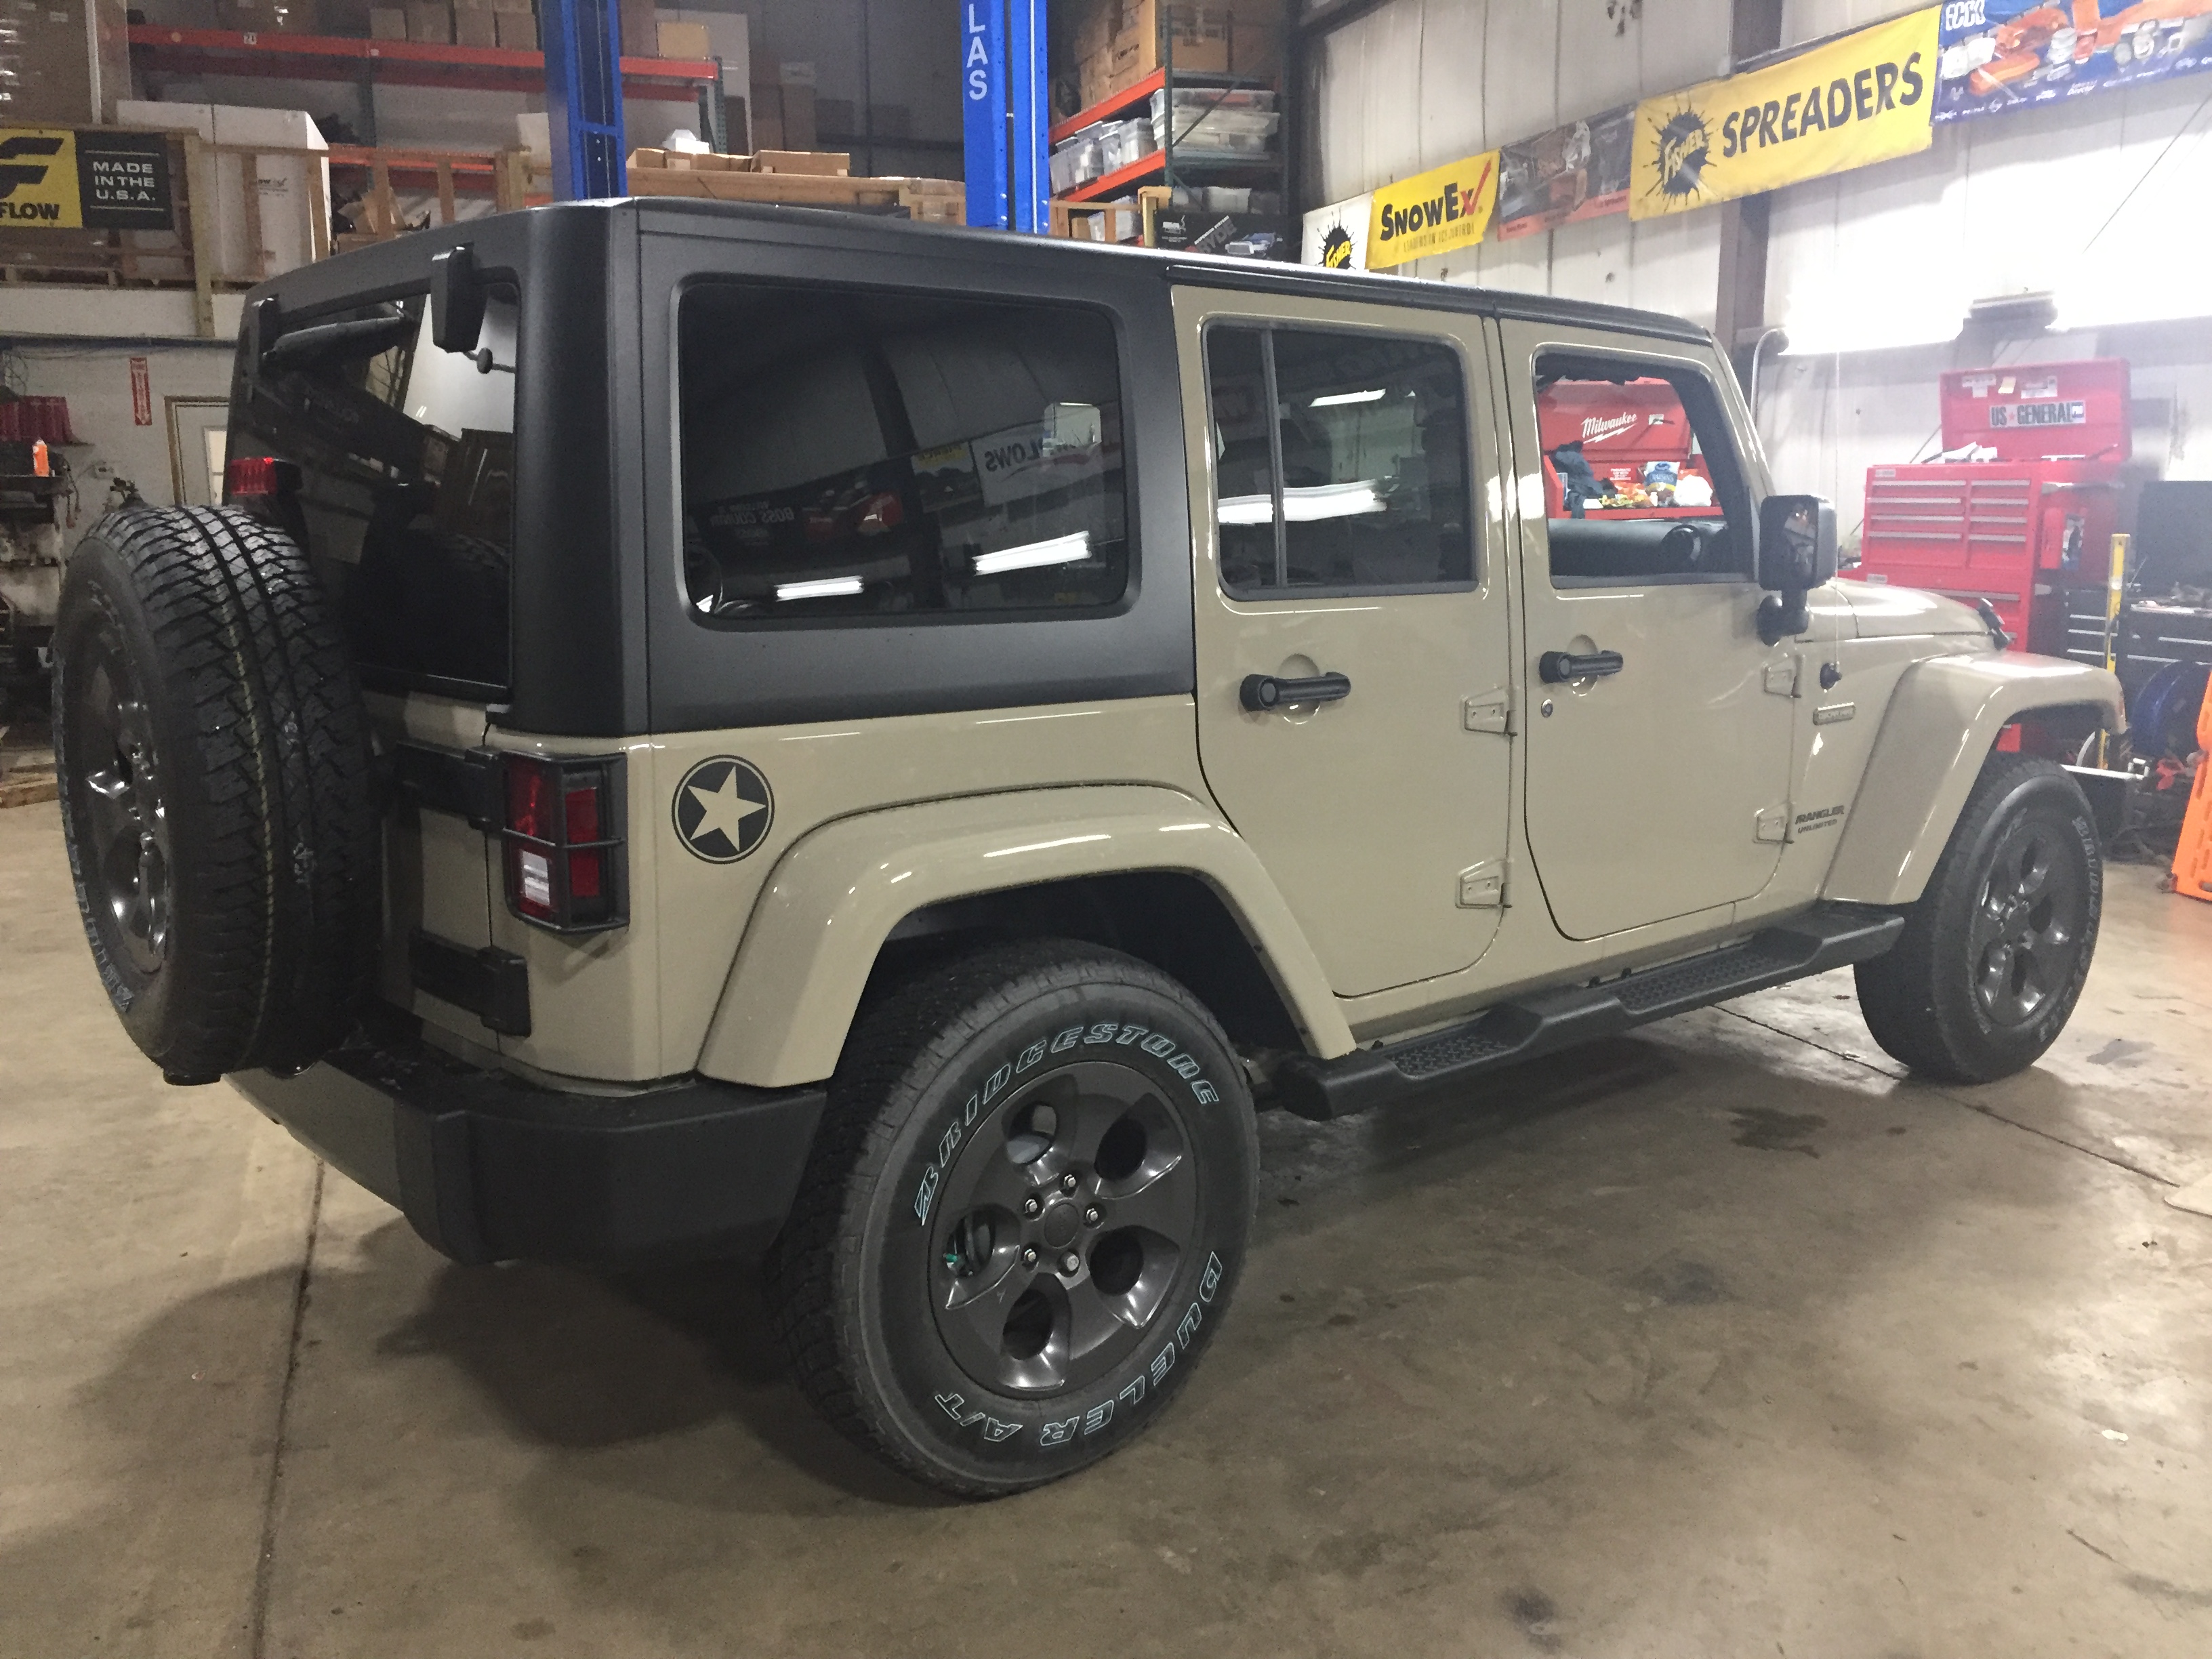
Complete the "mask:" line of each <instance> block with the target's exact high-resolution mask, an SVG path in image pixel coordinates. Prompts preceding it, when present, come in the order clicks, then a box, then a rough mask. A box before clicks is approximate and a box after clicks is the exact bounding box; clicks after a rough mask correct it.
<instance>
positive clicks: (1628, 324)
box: [591, 196, 1712, 345]
mask: <svg viewBox="0 0 2212 1659" xmlns="http://www.w3.org/2000/svg"><path fill="white" fill-rule="evenodd" d="M591 205H592V206H594V207H597V206H599V205H601V204H596V203H595V204H591ZM605 205H607V206H609V207H611V208H617V209H619V208H623V207H628V208H631V209H635V210H637V211H638V212H639V213H640V215H641V217H642V220H643V222H644V225H645V227H646V228H648V229H656V230H657V229H674V228H678V227H680V228H681V231H682V232H683V233H685V234H694V235H711V234H714V230H713V228H712V227H715V226H720V225H727V226H728V227H730V234H733V235H743V234H745V230H744V228H750V227H765V226H775V227H776V228H778V229H779V231H780V232H781V233H782V234H780V235H779V236H778V237H777V239H776V240H780V241H782V240H800V239H804V238H806V237H808V236H809V235H810V234H811V235H818V236H820V237H821V238H822V240H823V241H824V242H825V243H826V242H829V241H833V240H834V241H835V242H836V243H837V244H838V245H839V246H851V243H850V240H849V238H848V234H846V233H848V231H849V229H850V228H852V227H854V226H855V225H858V226H861V227H865V228H866V231H867V232H868V233H869V234H871V235H872V236H880V237H882V238H884V246H885V247H886V249H888V248H890V247H896V246H903V247H905V248H907V249H909V250H919V249H921V248H925V247H931V248H934V247H943V248H945V251H947V252H951V251H952V249H953V248H954V247H956V246H957V247H958V248H959V249H961V250H963V251H964V252H967V253H968V254H969V256H970V257H973V254H974V252H975V245H976V242H977V240H978V239H979V238H980V239H988V240H989V242H990V244H991V246H992V247H993V249H994V257H997V256H998V255H999V254H1000V252H1001V251H1002V253H1003V257H1004V258H1006V259H1008V260H1010V261H1013V260H1024V259H1035V260H1046V259H1077V260H1141V261H1146V262H1148V263H1150V264H1152V265H1154V266H1156V267H1157V268H1158V270H1159V272H1160V275H1161V276H1162V278H1163V279H1164V280H1165V281H1167V282H1170V283H1178V284H1182V285H1184V286H1188V287H1192V288H1219V289H1241V290H1243V291H1246V292H1249V293H1259V294H1282V295H1302V296H1306V297H1310V298H1315V299H1328V300H1343V301H1356V302H1358V303H1359V304H1361V305H1386V306H1403V307H1407V309H1410V310H1417V311H1454V312H1465V313H1472V314H1474V315H1477V316H1484V317H1511V318H1516V319H1522V320H1525V321H1528V322H1538V323H1554V324H1559V325H1563V326H1569V327H1575V328H1594V329H1612V330H1616V331H1620V332H1623V333H1630V334H1642V335H1647V336H1652V337H1657V338H1661V339H1668V340H1685V341H1689V342H1692V343H1696V344H1699V345H1704V344H1708V343H1711V340H1712V334H1711V331H1709V330H1707V329H1704V328H1701V327H1699V325H1697V324H1695V323H1692V322H1687V321H1685V320H1684V319H1681V318H1680V317H1673V316H1668V314H1667V313H1664V312H1656V311H1637V310H1633V309H1632V308H1630V307H1626V306H1608V305H1600V304H1597V303H1596V302H1595V301H1586V300H1556V299H1553V298H1552V297H1551V296H1549V295H1542V294H1516V293H1513V292H1510V290H1506V289H1488V288H1476V287H1474V286H1472V285H1470V284H1468V283H1439V282H1432V281H1430V280H1429V279H1427V278H1425V277H1416V276H1387V275H1383V274H1382V273H1379V272H1375V271H1365V270H1326V269H1324V268H1322V267H1321V266H1319V265H1295V264H1283V263H1281V262H1279V261H1277V260H1272V259H1240V258H1228V257H1226V256H1225V255H1220V254H1208V253H1191V252H1180V251H1176V250H1173V249H1161V248H1140V247H1125V246H1117V245H1114V244H1109V243H1103V242H1085V241H1076V240H1068V239H1066V238H1064V237H1050V236H1034V235H1024V234H1016V233H1013V232H1011V231H999V230H970V229H965V228H959V227H955V226H947V225H930V224H916V223H913V222H908V221H906V220H902V219H896V218H892V217H890V216H879V215H855V214H852V213H848V212H842V211H839V210H835V209H827V208H814V207H786V206H781V205H778V204H771V203H756V202H712V201H706V200H702V199H699V198H696V197H669V196H656V197H633V198H631V199H629V201H628V202H626V203H612V204H605ZM1063 269H1064V268H1063Z"/></svg>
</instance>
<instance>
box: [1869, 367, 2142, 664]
mask: <svg viewBox="0 0 2212 1659" xmlns="http://www.w3.org/2000/svg"><path fill="white" fill-rule="evenodd" d="M1942 411H1943V450H1944V453H1946V454H1952V453H1959V452H1960V451H1963V450H1966V448H1967V447H1968V446H1970V445H1971V446H1974V447H1975V453H1980V454H1983V455H1984V457H1985V459H1979V460H1955V461H1931V462H1926V463H1923V464H1920V465H1911V466H1876V467H1869V469H1868V470H1867V483H1866V520H1865V525H1864V528H1863V531H1862V532H1861V535H1860V539H1859V546H1860V562H1859V564H1858V566H1857V568H1856V569H1854V570H1852V571H1850V572H1849V573H1848V574H1850V575H1852V576H1855V577H1857V579H1858V580H1861V581H1869V582H1895V583H1896V584H1897V585H1898V586H1901V587H1925V588H1932V589H1934V590H1935V591H1936V592H1939V593H1947V594H1948V595H1950V596H1951V597H1952V598H1953V599H1964V600H1965V601H1966V603H1968V604H1969V605H1972V604H1973V603H1975V602H1976V601H1978V600H1981V599H1987V600H1988V601H1989V602H1990V605H1992V606H1994V607H1995V608H1996V613H1997V617H1998V618H1999V620H2000V621H2002V623H2003V624H2004V627H2005V630H2006V632H2008V633H2009V634H2010V635H2012V637H2013V645H2014V647H2015V649H2017V650H2021V651H2038V652H2043V653H2047V654H2050V655H2053V656H2057V655H2063V653H2064V652H2065V649H2066V644H2067V640H2066V629H2067V620H2066V616H2067V591H2068V590H2069V588H2075V587H2087V586H2097V587H2101V586H2103V582H2104V574H2105V564H2106V549H2107V548H2108V547H2109V546H2111V544H2112V532H2113V531H2114V530H2116V529H2118V527H2119V526H2118V522H2117V520H2118V508H2119V497H2120V469H2121V468H2122V467H2123V466H2124V465H2126V463H2127V459H2128V453H2129V420H2128V365H2127V362H2126V361H2125V360H2124V358H2118V357H2098V358H2092V359H2089V360H2087V361H2086V362H2072V363H2037V364H2033V365H2031V366H2030V367H2027V368H1969V369H1954V370H1953V371H1952V372H1951V373H1949V374H1946V375H1944V376H1943V380H1942Z"/></svg>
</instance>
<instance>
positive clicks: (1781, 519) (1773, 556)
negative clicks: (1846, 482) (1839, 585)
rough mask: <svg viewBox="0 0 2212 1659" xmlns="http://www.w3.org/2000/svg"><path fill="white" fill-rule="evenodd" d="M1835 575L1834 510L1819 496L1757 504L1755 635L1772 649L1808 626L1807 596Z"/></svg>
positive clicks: (1771, 498)
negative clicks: (1762, 592) (1763, 593)
mask: <svg viewBox="0 0 2212 1659" xmlns="http://www.w3.org/2000/svg"><path fill="white" fill-rule="evenodd" d="M1835 574H1836V509H1835V508H1834V507H1832V506H1831V505H1830V504H1829V503H1828V502H1826V501H1823V500H1822V499H1821V498H1820V496H1818V495H1769V496H1768V497H1767V498H1766V499H1765V501H1761V502H1760V503H1759V586H1761V587H1763V588H1765V589H1766V590H1767V597H1766V598H1765V599H1764V600H1762V601H1761V602H1760V604H1759V638H1760V639H1762V640H1764V641H1766V643H1767V644H1769V645H1772V644H1774V643H1775V642H1776V641H1778V640H1784V639H1789V638H1790V637H1792V636H1793V635H1798V634H1802V633H1803V632H1804V631H1805V630H1806V629H1808V628H1810V627H1811V626H1812V625H1813V623H1812V618H1811V617H1808V616H1807V615H1806V612H1805V595H1806V593H1807V592H1808V590H1810V589H1812V588H1815V587H1818V586H1820V584H1821V583H1823V582H1826V581H1830V580H1833V579H1834V577H1835Z"/></svg>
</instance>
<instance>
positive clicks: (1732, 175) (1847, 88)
mask: <svg viewBox="0 0 2212 1659" xmlns="http://www.w3.org/2000/svg"><path fill="white" fill-rule="evenodd" d="M1941 11H1942V8H1941V7H1940V6H1930V7H1929V8H1928V9H1926V10H1925V11H1917V12H1914V13H1912V14H1911V15H1909V16H1905V17H1899V18H1894V19H1893V20H1892V21H1889V22H1887V23H1876V24H1875V25H1874V26H1873V27H1869V28H1863V29H1859V30H1857V31H1855V32H1853V33H1850V34H1847V35H1845V36H1844V37H1843V38H1842V39H1841V40H1832V41H1830V42H1829V43H1828V44H1827V45H1826V46H1816V47H1814V49H1813V50H1812V51H1810V52H1800V53H1798V54H1797V55H1796V57H1794V58H1788V59H1786V60H1784V62H1782V63H1779V64H1771V65H1770V66H1768V67H1767V68H1765V69H1760V70H1752V71H1751V72H1750V73H1748V74H1746V75H1732V76H1729V78H1728V79H1727V80H1725V81H1708V82H1705V84H1704V85H1702V86H1695V87H1688V88H1684V89H1683V90H1682V91H1680V92H1670V93H1668V94H1665V95H1664V96H1662V97H1658V98H1646V99H1645V100H1644V101H1643V102H1642V103H1640V104H1638V106H1636V143H1635V153H1634V156H1633V159H1632V161H1631V163H1630V172H1629V183H1628V212H1629V216H1630V217H1631V218H1635V219H1656V218H1659V217H1661V216H1662V215H1665V214H1669V213H1686V212H1687V211H1689V210H1691V209H1692V208H1700V207H1706V206H1710V205H1711V204H1713V203H1715V202H1725V201H1728V200H1729V199H1730V198H1732V197H1738V196H1756V195H1758V194H1759V192H1760V191H1769V190H1775V189H1778V188H1780V187H1781V186H1782V185H1794V184H1796V183H1798V182H1799V181H1800V180H1802V179H1817V178H1819V177H1820V175H1821V174H1823V173H1842V172H1844V171H1845V170H1847V169H1849V168H1851V167H1865V166H1866V165H1867V164H1868V163H1869V162H1872V161H1888V160H1890V159H1891V158H1892V157H1893V156H1898V155H1911V154H1912V153H1913V152H1915V151H1916V150H1923V149H1927V148H1928V145H1929V138H1930V136H1931V135H1932V134H1933V132H1934V131H1935V129H1934V127H1933V125H1931V124H1930V120H1929V105H1930V103H1931V102H1932V101H1933V100H1932V94H1933V93H1934V91H1935V87H1936V21H1937V15H1938V14H1939V13H1940V12H1941Z"/></svg>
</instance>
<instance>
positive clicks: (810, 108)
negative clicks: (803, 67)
mask: <svg viewBox="0 0 2212 1659" xmlns="http://www.w3.org/2000/svg"><path fill="white" fill-rule="evenodd" d="M819 141H820V135H819V133H818V131H817V128H816V125H815V118H814V88H811V87H794V86H790V85H786V86H785V87H784V88H783V142H782V143H781V144H778V145H775V146H774V148H775V149H813V148H814V147H815V145H816V144H817V143H818V142H819Z"/></svg>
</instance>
